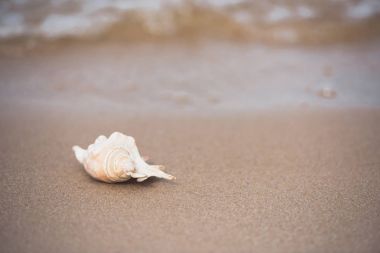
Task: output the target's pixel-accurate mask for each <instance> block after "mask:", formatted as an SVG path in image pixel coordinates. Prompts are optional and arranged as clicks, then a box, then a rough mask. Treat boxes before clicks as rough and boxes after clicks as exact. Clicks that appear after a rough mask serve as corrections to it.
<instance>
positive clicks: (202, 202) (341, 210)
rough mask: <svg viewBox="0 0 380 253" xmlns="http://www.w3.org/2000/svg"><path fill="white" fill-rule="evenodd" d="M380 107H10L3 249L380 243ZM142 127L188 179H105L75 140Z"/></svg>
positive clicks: (141, 133)
mask: <svg viewBox="0 0 380 253" xmlns="http://www.w3.org/2000/svg"><path fill="white" fill-rule="evenodd" d="M379 125H380V111H379V110H370V109H360V110H359V109H358V110H354V109H350V110H347V109H346V110H333V109H328V110H327V109H326V110H311V109H310V110H293V111H282V112H266V113H249V114H245V115H235V116H228V117H227V116H226V117H213V118H205V117H196V116H191V117H179V116H176V117H171V116H162V115H161V116H157V115H150V116H143V117H131V116H129V115H128V114H123V113H115V112H111V111H109V112H107V113H97V112H80V111H76V112H72V111H69V110H65V109H62V108H59V107H54V106H52V107H50V108H48V107H41V106H40V107H33V106H28V107H25V106H21V105H17V104H5V105H2V107H1V113H0V129H1V132H2V135H1V142H0V148H1V152H0V157H1V159H0V161H1V177H0V181H1V186H2V190H1V191H0V206H1V215H0V227H1V230H0V241H1V244H0V251H1V252H252V251H255V252H378V251H379V249H380V243H379V242H380V230H379V228H380V216H379V213H380V202H379V196H380V170H379V168H380V167H379V166H380V134H379ZM114 130H119V131H121V132H125V133H128V134H130V135H133V136H134V137H135V138H136V140H137V144H138V146H139V147H140V150H141V152H142V154H143V155H148V156H150V157H151V158H152V159H151V162H153V163H157V164H164V165H166V167H167V171H168V172H170V173H171V174H173V175H175V176H176V177H177V180H176V181H175V182H168V181H164V180H148V181H147V182H145V183H142V184H138V183H135V182H128V183H122V184H114V185H111V184H106V183H101V182H97V181H94V180H93V179H91V178H90V177H89V176H88V175H87V174H86V173H85V172H84V170H83V169H82V168H81V166H80V165H79V164H78V163H77V161H76V160H75V158H74V155H73V153H72V151H71V146H72V145H73V144H79V145H82V146H85V145H88V144H89V143H90V142H91V141H93V140H94V139H95V137H96V136H97V135H99V134H107V135H109V134H110V133H111V132H112V131H114Z"/></svg>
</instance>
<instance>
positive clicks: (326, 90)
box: [317, 87, 337, 99]
mask: <svg viewBox="0 0 380 253" xmlns="http://www.w3.org/2000/svg"><path fill="white" fill-rule="evenodd" d="M317 94H318V96H320V97H322V98H327V99H333V98H335V97H336V96H337V93H336V91H335V90H334V89H332V88H330V87H323V88H321V89H320V90H318V92H317Z"/></svg>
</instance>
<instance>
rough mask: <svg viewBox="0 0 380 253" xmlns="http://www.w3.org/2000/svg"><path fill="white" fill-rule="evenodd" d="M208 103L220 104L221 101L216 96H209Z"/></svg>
mask: <svg viewBox="0 0 380 253" xmlns="http://www.w3.org/2000/svg"><path fill="white" fill-rule="evenodd" d="M208 101H209V102H210V103H211V104H218V103H219V102H220V99H219V98H218V97H216V96H209V97H208Z"/></svg>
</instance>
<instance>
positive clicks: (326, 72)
mask: <svg viewBox="0 0 380 253" xmlns="http://www.w3.org/2000/svg"><path fill="white" fill-rule="evenodd" d="M333 74H334V69H333V67H332V66H330V65H326V66H324V67H323V75H324V76H327V77H330V76H332V75H333Z"/></svg>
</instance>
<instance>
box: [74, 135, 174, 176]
mask: <svg viewBox="0 0 380 253" xmlns="http://www.w3.org/2000/svg"><path fill="white" fill-rule="evenodd" d="M73 151H74V153H75V157H76V158H77V160H78V161H79V162H80V163H81V164H83V166H84V168H85V170H86V172H87V173H88V174H90V175H91V176H92V177H93V178H95V179H97V180H100V181H103V182H107V183H116V182H124V181H127V180H128V179H130V178H137V181H138V182H142V181H144V180H145V179H147V178H149V177H158V178H165V179H168V180H172V179H175V177H173V176H172V175H169V174H166V173H165V172H163V171H161V170H162V169H163V168H164V167H163V166H161V165H149V164H147V163H146V162H145V161H144V159H143V158H142V157H141V156H140V153H139V151H138V149H137V146H136V142H135V139H134V138H133V137H131V136H127V135H124V134H122V133H119V132H114V133H113V134H111V136H110V137H109V138H108V139H107V137H105V136H104V135H100V136H99V137H98V138H96V140H95V143H94V144H91V145H89V146H88V148H87V150H84V149H82V148H80V147H79V146H74V147H73Z"/></svg>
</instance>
